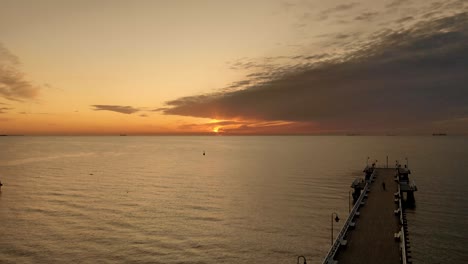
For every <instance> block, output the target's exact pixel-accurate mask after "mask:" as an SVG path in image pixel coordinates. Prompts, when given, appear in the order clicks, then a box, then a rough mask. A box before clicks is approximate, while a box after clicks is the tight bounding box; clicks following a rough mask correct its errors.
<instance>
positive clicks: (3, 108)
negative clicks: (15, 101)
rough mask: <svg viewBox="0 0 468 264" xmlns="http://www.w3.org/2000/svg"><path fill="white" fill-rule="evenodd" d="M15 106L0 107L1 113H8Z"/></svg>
mask: <svg viewBox="0 0 468 264" xmlns="http://www.w3.org/2000/svg"><path fill="white" fill-rule="evenodd" d="M12 109H13V108H8V107H0V114H4V113H7V112H8V110H12Z"/></svg>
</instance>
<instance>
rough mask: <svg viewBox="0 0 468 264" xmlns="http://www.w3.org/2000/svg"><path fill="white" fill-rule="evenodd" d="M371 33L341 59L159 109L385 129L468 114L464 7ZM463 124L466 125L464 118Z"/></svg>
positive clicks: (467, 32) (196, 114)
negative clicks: (366, 41)
mask: <svg viewBox="0 0 468 264" xmlns="http://www.w3.org/2000/svg"><path fill="white" fill-rule="evenodd" d="M372 38H373V39H371V40H370V44H366V45H364V44H363V45H362V46H361V48H360V49H358V50H356V51H354V52H352V53H348V54H347V55H344V56H341V57H339V58H336V57H334V58H333V59H329V60H326V61H322V62H315V63H304V64H301V65H300V66H297V67H290V68H289V69H287V70H284V69H283V68H282V69H279V70H278V71H276V72H275V70H273V71H270V73H269V74H268V75H269V76H275V75H276V77H273V78H272V79H269V80H266V81H263V82H261V83H256V84H253V85H250V86H248V87H247V88H245V89H241V90H234V91H233V90H229V89H226V90H224V91H222V92H216V93H212V94H206V95H196V96H189V97H183V98H179V99H176V100H173V101H169V102H167V107H166V108H164V109H162V111H163V113H165V114H169V115H182V116H194V117H207V118H218V119H243V120H285V121H295V122H314V123H318V124H319V126H320V127H321V128H322V129H330V130H333V129H335V130H340V129H347V130H355V129H362V130H364V131H373V130H375V131H377V130H379V129H380V130H382V131H383V130H392V129H398V128H405V129H406V128H418V127H431V125H433V124H441V123H444V122H450V120H457V122H458V123H460V120H468V119H467V118H466V117H468V45H467V43H468V13H460V14H457V15H453V16H450V17H445V18H441V19H438V20H434V21H425V22H420V23H418V24H416V25H415V26H414V27H413V28H411V29H405V30H401V29H400V30H389V29H387V30H382V31H380V32H379V33H377V34H374V35H373V36H372ZM260 75H261V74H260ZM246 83H247V82H246ZM461 127H462V128H461V129H462V130H463V131H468V129H467V128H468V124H466V122H462V125H461ZM431 128H432V127H431Z"/></svg>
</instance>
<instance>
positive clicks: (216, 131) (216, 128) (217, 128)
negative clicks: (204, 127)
mask: <svg viewBox="0 0 468 264" xmlns="http://www.w3.org/2000/svg"><path fill="white" fill-rule="evenodd" d="M220 128H221V127H220V126H217V127H214V128H213V132H215V133H218V132H219V129H220Z"/></svg>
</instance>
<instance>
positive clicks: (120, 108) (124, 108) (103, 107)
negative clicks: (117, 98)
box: [92, 105, 141, 115]
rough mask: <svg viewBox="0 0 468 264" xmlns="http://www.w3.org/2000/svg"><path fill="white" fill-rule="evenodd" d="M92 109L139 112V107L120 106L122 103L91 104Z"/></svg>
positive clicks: (129, 112) (123, 112)
mask: <svg viewBox="0 0 468 264" xmlns="http://www.w3.org/2000/svg"><path fill="white" fill-rule="evenodd" d="M92 107H93V110H94V111H111V112H116V113H121V114H127V115H129V114H133V113H136V112H139V111H140V110H141V109H140V108H135V107H133V106H122V105H92Z"/></svg>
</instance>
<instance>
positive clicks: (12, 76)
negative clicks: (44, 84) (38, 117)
mask: <svg viewBox="0 0 468 264" xmlns="http://www.w3.org/2000/svg"><path fill="white" fill-rule="evenodd" d="M18 65H19V59H18V57H17V56H15V55H14V54H12V53H11V52H10V51H9V50H8V49H6V48H5V47H4V46H3V45H2V44H1V43H0V97H3V98H4V99H7V100H12V101H23V100H28V99H33V98H35V97H36V96H37V95H38V94H39V91H40V88H39V87H38V86H35V85H33V84H32V83H30V82H29V81H27V80H26V78H25V76H24V74H23V73H22V72H21V71H19V69H18Z"/></svg>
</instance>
